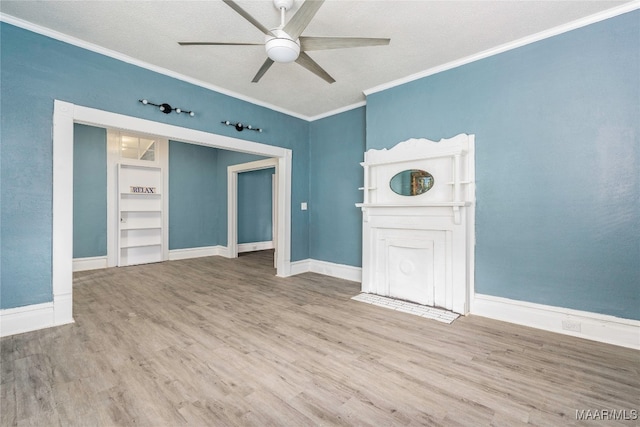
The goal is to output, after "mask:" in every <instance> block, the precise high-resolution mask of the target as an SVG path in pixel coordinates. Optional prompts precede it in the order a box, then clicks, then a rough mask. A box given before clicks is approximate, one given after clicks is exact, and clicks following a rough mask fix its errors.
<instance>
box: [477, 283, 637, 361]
mask: <svg viewBox="0 0 640 427" xmlns="http://www.w3.org/2000/svg"><path fill="white" fill-rule="evenodd" d="M471 314H474V315H478V316H483V317H488V318H491V319H496V320H502V321H504V322H510V323H515V324H518V325H524V326H529V327H531V328H537V329H542V330H545V331H550V332H556V333H559V334H564V335H571V336H574V337H580V338H585V339H588V340H592V341H599V342H604V343H607V344H613V345H618V346H622V347H629V348H635V349H637V350H640V321H638V320H633V319H623V318H620V317H615V316H609V315H606V314H599V313H591V312H588V311H582V310H574V309H570V308H564V307H554V306H550V305H544V304H535V303H532V302H526V301H517V300H512V299H509V298H501V297H495V296H491V295H482V294H475V295H474V297H473V301H472V303H471Z"/></svg>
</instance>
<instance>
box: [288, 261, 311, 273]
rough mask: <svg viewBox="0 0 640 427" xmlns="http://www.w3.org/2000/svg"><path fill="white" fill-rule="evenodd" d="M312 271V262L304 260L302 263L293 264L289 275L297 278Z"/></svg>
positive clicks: (294, 262) (295, 262)
mask: <svg viewBox="0 0 640 427" xmlns="http://www.w3.org/2000/svg"><path fill="white" fill-rule="evenodd" d="M310 271H311V260H310V259H302V260H300V261H293V262H292V263H291V271H290V272H289V273H290V275H291V276H295V275H298V274H302V273H308V272H310Z"/></svg>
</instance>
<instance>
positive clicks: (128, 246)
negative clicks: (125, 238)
mask: <svg viewBox="0 0 640 427" xmlns="http://www.w3.org/2000/svg"><path fill="white" fill-rule="evenodd" d="M147 246H162V243H140V244H138V245H122V246H120V249H131V248H144V247H147Z"/></svg>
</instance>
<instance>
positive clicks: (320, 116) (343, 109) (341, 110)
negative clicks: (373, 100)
mask: <svg viewBox="0 0 640 427" xmlns="http://www.w3.org/2000/svg"><path fill="white" fill-rule="evenodd" d="M366 105H367V101H360V102H357V103H355V104H351V105H346V106H344V107H340V108H336V109H335V110H331V111H327V112H326V113H321V114H318V115H316V116H312V117H309V118H307V120H308V121H310V122H314V121H316V120H320V119H324V118H327V117H331V116H335V115H336V114H340V113H344V112H346V111H351V110H355V109H356V108H360V107H364V106H366Z"/></svg>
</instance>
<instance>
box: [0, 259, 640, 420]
mask: <svg viewBox="0 0 640 427" xmlns="http://www.w3.org/2000/svg"><path fill="white" fill-rule="evenodd" d="M271 262H272V260H271V259H270V253H269V252H258V253H254V254H250V255H246V256H242V257H240V258H239V259H237V260H228V259H224V258H220V257H210V258H200V259H192V260H184V261H172V262H165V263H162V264H153V265H144V266H137V267H126V268H113V269H107V270H95V271H89V272H83V273H76V274H75V278H74V314H75V320H76V323H75V324H72V325H66V326H62V327H58V328H52V329H48V330H42V331H36V332H31V333H26V334H21V335H16V336H13V337H7V338H4V339H2V340H1V341H0V345H1V353H2V365H1V367H2V370H1V372H2V383H1V386H0V390H1V402H2V404H1V407H0V410H1V412H0V417H1V421H2V425H3V426H4V425H38V426H53V425H64V426H66V425H78V426H90V425H103V426H111V425H142V426H165V425H166V426H181V425H194V426H201V425H215V426H218V425H222V426H226V425H230V426H233V425H256V426H266V425H282V426H296V427H297V426H312V425H325V426H331V425H371V426H391V425H394V426H395V425H398V426H402V425H444V426H456V425H464V426H484V425H503V426H517V425H525V424H530V425H543V426H559V425H572V424H576V425H615V424H616V422H602V421H595V422H587V423H584V422H578V421H576V410H588V409H591V410H596V409H607V410H613V409H615V410H627V411H631V410H638V409H640V408H639V406H640V402H639V400H640V392H639V390H640V374H639V369H640V359H639V354H640V352H638V351H634V350H630V349H624V348H620V347H615V346H609V345H605V344H599V343H594V342H590V341H585V340H580V339H577V338H572V337H566V336H561V335H556V334H551V333H546V332H542V331H538V330H534V329H529V328H524V327H519V326H515V325H511V324H507V323H502V322H497V321H493V320H488V319H483V318H480V317H474V316H469V317H466V318H460V319H458V320H456V321H455V322H454V323H453V324H451V325H446V324H442V323H439V322H436V321H433V320H427V319H423V318H420V317H417V316H412V315H409V314H404V313H399V312H394V311H389V310H387V309H384V308H380V307H376V306H373V305H369V304H364V303H361V302H356V301H352V300H351V299H350V298H351V297H352V296H353V295H356V294H357V293H358V292H359V285H358V284H357V283H354V282H347V281H343V280H338V279H334V278H329V277H324V276H321V275H317V274H312V273H308V274H303V275H300V276H296V277H291V278H278V277H275V276H274V274H275V270H273V268H271V266H270V265H271ZM627 413H629V412H627ZM618 423H620V424H624V425H637V423H638V421H637V420H635V421H633V420H629V421H624V422H622V421H619V422H618Z"/></svg>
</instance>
